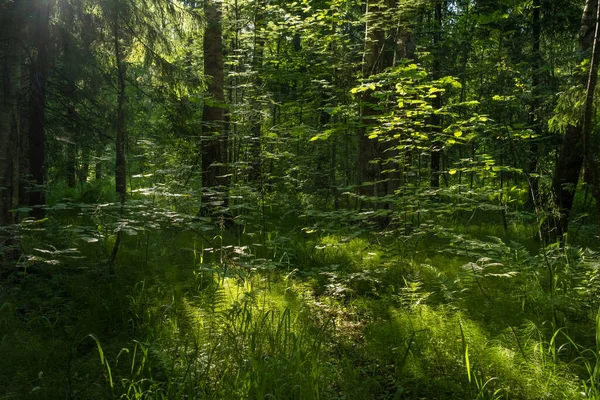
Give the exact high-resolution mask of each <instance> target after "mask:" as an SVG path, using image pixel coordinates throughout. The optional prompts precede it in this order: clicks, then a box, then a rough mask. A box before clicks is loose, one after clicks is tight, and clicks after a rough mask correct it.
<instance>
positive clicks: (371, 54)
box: [358, 0, 395, 209]
mask: <svg viewBox="0 0 600 400" xmlns="http://www.w3.org/2000/svg"><path fill="white" fill-rule="evenodd" d="M389 8H390V7H389V4H388V3H384V2H381V1H378V0H368V1H367V3H366V13H365V19H366V21H365V44H364V53H363V66H362V75H363V79H368V78H369V77H370V76H372V75H376V74H378V73H380V72H382V71H383V70H384V69H385V68H386V67H389V66H391V63H392V62H393V57H389V56H388V54H387V53H386V51H385V50H386V31H385V25H386V22H387V21H386V17H387V16H389V13H386V11H389ZM394 50H395V49H394ZM380 110H381V108H380V106H379V105H378V99H377V98H375V97H374V96H373V93H372V91H367V92H365V93H364V95H363V99H362V118H363V128H362V129H361V132H360V138H359V160H358V164H359V167H358V168H359V179H360V183H361V186H360V193H361V195H362V196H366V197H370V198H376V197H383V196H385V195H386V194H387V191H388V190H387V189H388V187H387V182H386V181H385V179H384V176H383V175H384V174H383V164H382V158H383V157H384V152H385V150H386V149H387V145H386V144H385V143H384V142H383V141H380V140H377V139H376V138H375V139H374V138H370V137H369V130H370V128H371V127H373V126H374V125H375V124H376V123H377V115H379V114H380ZM364 205H370V206H371V207H373V208H374V209H378V208H381V207H383V208H385V207H386V206H385V205H382V204H380V203H379V202H377V201H374V202H373V201H370V200H367V201H365V202H364V203H363V206H364Z"/></svg>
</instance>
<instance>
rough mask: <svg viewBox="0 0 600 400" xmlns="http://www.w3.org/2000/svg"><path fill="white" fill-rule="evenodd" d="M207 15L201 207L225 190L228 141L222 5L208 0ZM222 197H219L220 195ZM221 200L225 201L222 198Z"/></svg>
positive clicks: (216, 1) (206, 2)
mask: <svg viewBox="0 0 600 400" xmlns="http://www.w3.org/2000/svg"><path fill="white" fill-rule="evenodd" d="M204 13H205V17H206V21H207V27H206V31H205V34H204V45H203V46H204V74H205V75H206V77H207V79H208V93H209V95H210V98H207V99H206V100H205V103H204V109H203V122H204V124H203V135H202V186H203V196H202V208H203V210H204V211H205V212H206V211H208V210H207V209H206V207H207V202H208V201H214V196H212V195H211V193H210V191H211V189H216V188H219V187H225V186H226V185H227V183H228V180H227V178H226V176H225V175H226V173H227V168H226V163H227V148H226V143H227V140H226V139H227V138H226V133H225V132H224V123H223V121H224V118H223V117H224V103H225V97H224V93H223V38H222V26H221V14H222V3H221V2H220V1H218V0H206V1H205V3H204ZM217 197H220V196H217ZM220 200H224V199H223V198H221V199H220Z"/></svg>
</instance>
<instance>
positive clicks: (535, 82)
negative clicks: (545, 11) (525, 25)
mask: <svg viewBox="0 0 600 400" xmlns="http://www.w3.org/2000/svg"><path fill="white" fill-rule="evenodd" d="M541 7H542V6H541V0H533V16H532V20H531V30H532V40H533V41H532V53H533V54H532V56H533V58H532V62H531V97H532V99H531V126H532V127H533V131H534V133H535V134H536V135H537V136H538V137H537V138H534V139H533V141H532V142H531V145H530V147H529V174H530V177H529V179H528V182H529V204H530V206H534V207H535V206H536V203H537V202H538V192H539V180H538V178H537V177H532V176H531V174H535V173H536V172H537V167H538V151H539V150H538V141H539V140H540V137H541V134H542V126H541V124H540V122H539V121H538V118H537V115H536V114H537V112H538V109H539V100H538V99H539V96H540V75H541V68H542V53H541V51H540V40H541V33H542V22H541V18H540V17H541Z"/></svg>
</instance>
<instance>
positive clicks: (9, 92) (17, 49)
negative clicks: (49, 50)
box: [0, 2, 22, 267]
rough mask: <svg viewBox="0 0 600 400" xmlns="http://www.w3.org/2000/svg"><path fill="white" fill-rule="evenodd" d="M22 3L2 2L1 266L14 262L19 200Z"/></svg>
mask: <svg viewBox="0 0 600 400" xmlns="http://www.w3.org/2000/svg"><path fill="white" fill-rule="evenodd" d="M20 15H21V10H20V3H19V2H8V3H6V2H4V3H3V4H2V5H0V54H2V57H0V267H1V266H4V264H5V263H6V264H7V265H9V266H12V265H13V261H14V260H15V258H16V255H15V252H14V242H13V240H12V238H11V235H10V233H9V231H8V230H6V228H7V227H8V226H10V225H12V224H13V223H14V213H12V212H11V211H10V210H12V209H13V208H15V207H16V206H17V204H18V202H19V191H20V185H19V175H20V171H19V167H20V160H19V155H20V154H21V151H20V150H21V149H20V137H21V132H20V127H19V122H20V115H19V101H18V100H19V91H20V88H21V65H22V52H21V43H20V38H21V26H22V21H20V19H19V17H20Z"/></svg>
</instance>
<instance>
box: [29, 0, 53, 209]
mask: <svg viewBox="0 0 600 400" xmlns="http://www.w3.org/2000/svg"><path fill="white" fill-rule="evenodd" d="M50 7H51V5H50V2H48V1H42V0H38V1H36V2H35V5H34V18H33V20H34V21H35V33H34V44H35V51H36V56H35V57H34V58H33V59H32V62H31V94H30V117H29V172H30V175H31V177H32V179H33V182H32V183H33V185H34V186H33V187H32V188H31V189H30V191H29V205H30V206H32V207H33V212H32V216H33V217H34V218H37V219H41V218H43V217H44V209H43V208H42V206H43V205H44V204H45V203H46V196H45V188H44V185H45V182H46V167H45V165H46V143H45V141H46V124H45V118H46V80H47V79H48V69H49V67H50V43H49V40H50V11H51V10H50Z"/></svg>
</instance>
